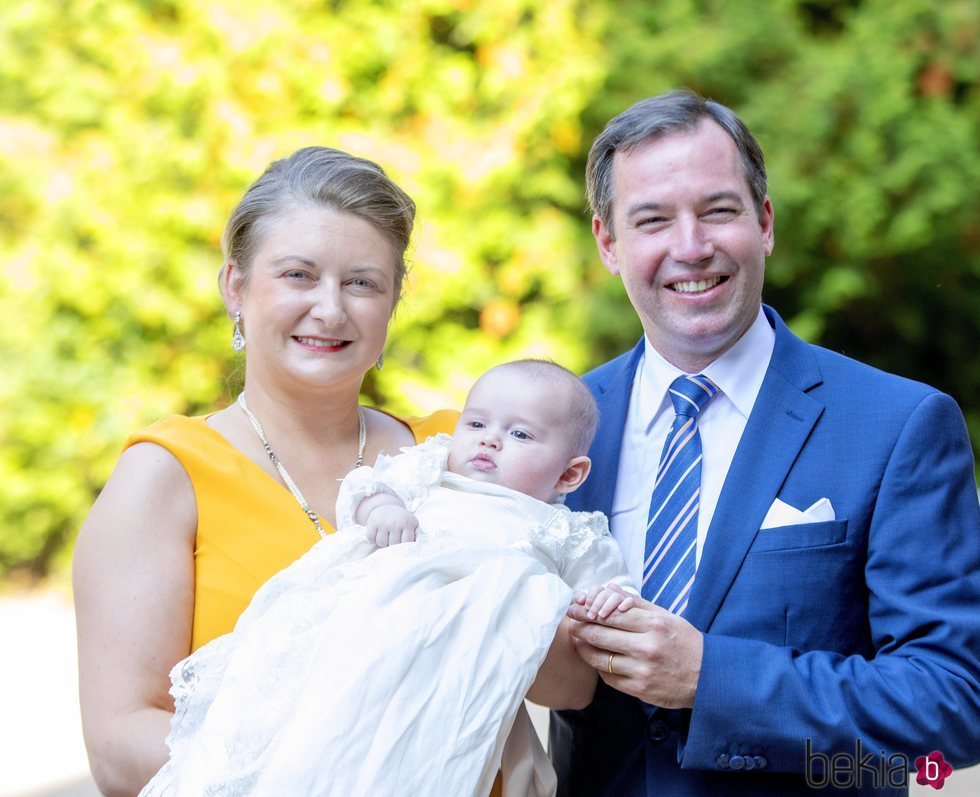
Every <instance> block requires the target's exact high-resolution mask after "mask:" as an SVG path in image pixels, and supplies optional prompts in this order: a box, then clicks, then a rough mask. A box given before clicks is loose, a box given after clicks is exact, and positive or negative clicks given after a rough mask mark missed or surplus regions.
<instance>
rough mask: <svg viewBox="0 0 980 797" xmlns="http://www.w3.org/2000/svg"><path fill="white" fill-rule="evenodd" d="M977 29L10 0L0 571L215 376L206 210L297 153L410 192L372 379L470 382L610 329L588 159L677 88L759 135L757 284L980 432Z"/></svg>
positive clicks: (413, 383)
mask: <svg viewBox="0 0 980 797" xmlns="http://www.w3.org/2000/svg"><path fill="white" fill-rule="evenodd" d="M978 41H980V5H978V4H977V3H976V2H975V0H946V1H945V2H943V3H935V2H934V0H898V2H896V0H811V1H810V2H802V1H801V0H742V2H723V1H722V0H716V1H714V2H712V1H711V0H700V1H697V0H662V1H661V2H650V0H417V2H391V1H387V2H386V1H385V0H333V1H332V2H326V1H325V0H318V1H314V0H252V2H248V3H242V2H240V1H239V0H234V1H233V0H0V441H2V449H0V574H3V573H4V572H8V571H10V570H11V569H20V570H27V571H30V572H33V573H36V574H44V573H46V572H48V571H49V570H51V569H52V568H56V569H57V568H58V567H59V566H62V565H63V564H64V563H65V561H66V558H67V553H68V551H69V550H70V543H71V540H72V539H73V535H74V533H75V532H76V530H77V528H78V526H79V524H80V522H81V520H82V518H83V517H84V514H85V512H86V511H87V509H88V507H89V506H90V504H91V502H92V500H93V499H94V497H95V495H96V494H97V492H98V490H99V489H100V487H101V485H102V484H103V483H104V481H105V479H106V478H107V477H108V474H109V472H110V471H111V468H112V464H113V462H114V460H115V458H116V455H117V453H118V449H119V445H120V443H121V441H122V440H123V438H124V437H125V435H126V434H127V433H129V432H130V431H133V430H135V429H136V428H139V427H140V426H142V425H144V424H145V423H147V422H149V421H152V420H154V419H156V418H158V417H160V416H163V415H165V414H169V413H174V412H180V413H191V414H193V413H201V412H204V411H207V410H209V409H211V408H215V407H217V406H220V405H221V404H222V403H223V402H226V401H228V400H229V396H230V395H231V394H232V392H233V391H234V388H235V385H236V382H237V379H238V376H237V375H236V367H237V364H236V361H235V360H234V358H233V357H232V355H231V352H230V350H229V348H228V340H229V337H230V324H229V323H228V321H227V318H226V317H225V315H224V311H223V308H222V306H221V303H220V301H219V299H218V294H217V290H216V274H217V270H218V267H219V266H220V261H221V256H220V251H219V244H218V242H219V237H220V234H221V229H222V226H223V223H224V220H225V217H226V215H227V213H228V212H229V211H230V209H231V208H232V206H233V205H234V203H235V201H236V199H237V197H238V196H239V194H240V192H241V191H242V190H243V188H244V187H245V185H247V183H248V182H250V181H251V180H252V179H254V178H255V177H256V176H257V175H258V174H259V172H260V171H261V170H262V169H263V168H264V167H265V165H266V164H267V163H268V162H269V161H270V160H272V159H274V158H276V157H280V156H283V155H286V154H288V153H289V152H291V151H293V150H294V149H296V148H298V147H300V146H305V145H308V144H314V143H318V144H328V145H332V146H338V147H341V148H344V149H347V150H349V151H352V152H355V153H357V154H360V155H364V156H367V157H370V158H373V159H376V160H378V161H379V162H380V163H382V164H383V165H384V166H385V167H386V168H387V169H388V170H389V171H390V172H391V173H392V175H393V176H394V177H395V179H396V180H398V181H399V182H400V183H401V184H402V185H403V186H404V187H405V188H406V189H407V190H408V191H409V192H410V193H411V194H412V195H413V196H414V197H415V199H416V200H417V202H418V205H419V220H420V223H419V227H418V233H417V236H416V240H415V245H414V253H413V261H414V268H413V271H412V274H411V278H410V281H409V284H408V296H407V298H406V300H405V302H404V304H403V306H402V308H401V310H400V311H399V315H398V318H397V322H396V324H395V328H394V331H393V335H392V338H391V344H390V349H389V352H388V353H387V355H386V357H387V359H386V362H387V365H386V367H385V369H384V370H383V371H382V372H380V373H378V374H376V375H375V374H373V375H372V376H370V377H369V379H368V381H367V382H366V384H365V393H366V394H367V397H368V399H369V400H374V401H377V402H380V403H382V404H384V405H385V406H386V407H389V408H391V409H393V410H395V411H409V412H412V411H423V412H424V411H430V410H432V409H435V408H438V407H442V406H458V405H459V404H460V402H461V400H462V398H463V396H464V394H465V391H466V389H467V388H468V387H469V385H470V383H471V381H472V378H473V377H474V376H475V375H476V374H478V373H479V372H480V371H482V370H483V369H484V368H485V367H487V366H489V365H491V364H493V363H495V362H499V361H501V360H504V359H507V358H512V357H515V356H519V355H529V354H539V355H546V356H551V357H554V358H556V359H558V360H560V361H562V362H564V363H566V364H567V365H569V366H570V367H571V368H573V369H576V370H579V371H584V370H586V369H587V368H589V367H591V366H593V365H596V364H598V363H599V362H601V361H603V360H605V359H607V358H608V357H610V356H612V355H614V354H616V353H618V352H620V351H622V350H623V349H625V348H627V347H628V346H629V345H631V344H632V342H633V341H634V340H635V339H636V337H637V336H638V335H639V333H640V328H639V325H638V323H637V322H636V320H635V318H634V317H633V315H632V313H631V312H630V310H629V306H628V303H627V301H626V298H625V295H624V294H623V292H622V290H621V289H620V287H619V285H618V283H617V282H616V281H614V280H612V279H611V278H610V277H609V276H608V275H607V274H606V273H605V272H604V270H603V269H602V267H601V265H600V263H599V261H598V258H597V256H596V254H595V250H594V245H593V243H592V239H591V235H590V233H589V217H588V215H587V213H586V209H585V201H584V197H583V190H582V187H581V183H582V174H583V169H584V161H585V154H586V152H587V149H588V146H589V144H590V142H591V140H592V138H593V137H594V136H595V134H596V133H597V132H598V131H599V130H600V129H601V127H602V125H603V124H604V123H605V121H606V120H607V119H608V118H610V117H611V116H613V115H614V114H615V113H618V112H619V111H620V110H622V109H623V108H625V107H626V106H627V105H629V104H631V103H632V102H634V101H636V100H638V99H640V98H642V97H645V96H649V95H651V94H655V93H658V92H660V91H663V90H666V89H669V88H672V87H675V86H688V87H690V88H693V89H695V90H696V91H699V92H701V93H703V94H706V95H709V96H712V97H714V98H715V99H718V100H720V101H722V102H724V103H726V104H729V105H731V106H733V107H734V108H735V109H736V110H737V111H738V112H739V113H740V114H741V115H742V116H743V118H745V119H746V121H747V122H748V123H749V125H750V127H752V128H753V130H754V132H755V133H756V135H757V136H758V138H759V139H760V141H761V143H762V145H763V148H764V149H765V151H766V153H767V158H768V164H769V170H770V194H771V195H772V197H773V202H774V205H775V208H776V231H777V245H776V252H775V254H774V256H773V257H772V258H771V259H770V262H769V275H768V284H767V290H766V300H767V301H769V302H771V303H772V304H774V305H775V306H776V307H777V308H778V309H779V310H780V312H781V313H782V314H783V316H784V318H786V319H787V320H789V321H790V323H791V325H792V326H793V328H794V329H795V330H796V331H797V332H799V333H800V334H802V335H803V336H804V337H806V338H808V339H810V340H813V341H816V342H821V343H823V344H824V345H826V346H829V347H830V348H834V349H837V350H841V351H844V352H845V353H847V354H849V355H852V356H855V357H858V358H859V359H863V360H866V361H870V362H872V363H875V364H877V365H880V366H881V367H884V368H886V369H888V370H892V371H896V372H899V373H902V374H904V375H907V376H910V377H913V378H918V379H922V380H924V381H927V382H930V383H932V384H934V385H936V386H938V387H940V388H942V389H943V390H946V391H947V392H949V393H951V394H952V395H953V396H954V397H955V398H956V399H957V400H958V401H959V402H960V405H961V406H962V407H963V408H964V411H965V413H966V414H967V417H968V422H969V424H970V427H971V433H972V435H973V439H974V440H975V441H976V440H980V354H978V352H977V341H978V339H980V337H978V331H980V192H978V190H977V187H978V185H980V179H978V178H980V86H978V76H977V75H978V72H977V66H978V62H980V58H978V49H977V47H978V46H977V42H978Z"/></svg>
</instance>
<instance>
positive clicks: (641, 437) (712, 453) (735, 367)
mask: <svg viewBox="0 0 980 797" xmlns="http://www.w3.org/2000/svg"><path fill="white" fill-rule="evenodd" d="M775 341H776V335H775V333H774V332H773V329H772V327H770V326H769V322H768V320H766V317H765V315H764V314H763V312H762V309H761V308H760V309H759V315H758V317H757V318H756V320H755V322H754V323H753V324H752V326H751V327H749V329H748V330H747V331H746V333H745V334H744V335H742V337H741V338H739V339H738V341H736V343H735V345H734V346H732V347H731V348H730V349H729V350H728V351H726V352H725V353H724V354H723V355H722V356H721V357H719V358H718V359H717V360H715V361H714V362H713V363H711V365H709V366H708V367H707V368H705V369H704V370H703V371H701V373H702V374H704V375H705V376H706V377H708V378H709V379H710V380H711V381H712V382H714V383H715V384H716V385H717V386H718V391H719V392H718V395H716V396H715V397H714V398H713V399H711V401H709V402H708V404H707V405H706V406H705V408H704V409H703V410H701V413H700V415H699V416H698V429H699V430H700V432H701V450H702V460H701V506H700V508H699V510H698V544H697V554H696V562H697V563H698V564H700V562H701V551H702V549H703V548H704V541H705V538H706V537H707V533H708V526H709V525H710V523H711V518H712V516H713V515H714V513H715V507H716V506H717V504H718V497H719V495H721V488H722V485H723V484H724V483H725V477H726V476H727V475H728V468H729V467H730V466H731V464H732V459H733V458H734V456H735V449H736V448H738V443H739V440H741V439H742V432H743V431H744V430H745V424H746V422H747V421H748V419H749V413H751V412H752V407H753V406H754V405H755V400H756V398H757V397H758V395H759V389H760V388H761V387H762V380H763V378H764V377H765V375H766V369H767V368H768V367H769V360H770V358H771V357H772V350H773V347H774V345H775ZM683 373H684V372H683V371H680V370H678V369H677V368H675V367H674V366H673V365H671V364H670V363H669V362H667V361H666V360H665V359H664V358H663V357H661V356H660V354H658V353H657V351H656V350H655V349H654V348H653V346H652V345H651V344H650V341H649V339H647V338H646V337H644V352H643V356H642V357H641V359H640V363H639V365H638V366H637V369H636V374H635V375H634V376H633V389H632V392H631V394H630V402H629V409H628V410H627V412H626V426H625V428H624V429H623V447H622V451H621V453H620V457H619V474H618V476H617V481H616V494H615V496H614V497H613V504H612V515H611V517H610V518H609V526H610V529H611V531H612V534H613V537H615V538H616V541H617V542H618V543H619V547H620V548H621V549H622V551H623V556H624V558H625V559H626V567H627V569H628V570H629V574H630V577H631V578H632V579H633V582H634V583H635V584H637V585H639V584H641V583H642V577H643V558H644V548H645V547H646V527H647V514H648V513H649V510H650V496H651V493H652V491H653V484H654V481H655V480H656V475H657V467H658V466H659V464H660V454H661V452H662V451H663V447H664V441H665V440H666V439H667V433H668V432H669V431H670V427H671V424H672V423H673V422H674V406H673V404H672V403H671V401H670V398H669V396H668V395H667V388H668V387H670V384H671V382H673V381H674V380H675V379H676V378H677V377H678V376H681V375H682V374H683Z"/></svg>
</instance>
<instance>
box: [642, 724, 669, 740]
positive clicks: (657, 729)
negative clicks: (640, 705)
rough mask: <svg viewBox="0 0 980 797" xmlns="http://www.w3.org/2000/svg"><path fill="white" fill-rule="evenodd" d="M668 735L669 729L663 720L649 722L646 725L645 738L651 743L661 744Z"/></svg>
mask: <svg viewBox="0 0 980 797" xmlns="http://www.w3.org/2000/svg"><path fill="white" fill-rule="evenodd" d="M669 733H670V728H668V727H667V723H666V722H664V721H663V720H651V721H650V723H649V724H648V725H647V736H648V737H649V738H650V741H651V742H662V741H663V740H664V739H666V738H667V735H668V734H669Z"/></svg>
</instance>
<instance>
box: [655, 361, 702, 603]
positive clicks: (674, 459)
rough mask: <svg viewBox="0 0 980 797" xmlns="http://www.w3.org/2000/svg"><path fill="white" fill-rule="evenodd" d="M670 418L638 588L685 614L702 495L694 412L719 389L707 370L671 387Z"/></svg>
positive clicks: (691, 579) (697, 435)
mask: <svg viewBox="0 0 980 797" xmlns="http://www.w3.org/2000/svg"><path fill="white" fill-rule="evenodd" d="M668 392H669V394H670V399H671V401H673V402H674V412H676V413H677V414H676V415H675V416H674V423H673V425H672V426H671V427H670V432H669V433H668V435H667V442H666V443H665V444H664V450H663V454H661V455H660V467H659V468H658V469H657V481H656V484H655V485H654V487H653V496H652V498H651V499H650V513H649V515H648V519H647V539H646V550H645V554H644V557H643V583H642V585H641V587H640V594H641V595H643V597H644V598H646V599H647V600H648V601H651V602H652V603H656V604H657V605H658V606H663V607H664V608H665V609H666V610H667V611H669V612H673V613H674V614H683V612H684V610H685V609H686V608H687V599H688V597H689V596H690V594H691V587H692V586H693V585H694V561H695V552H696V550H697V540H698V507H699V506H700V503H701V501H700V496H701V435H700V434H699V433H698V413H699V412H701V409H702V408H703V407H704V405H705V404H707V403H708V400H709V399H710V398H711V397H712V396H714V395H715V394H716V393H717V392H718V388H717V387H716V386H715V384H714V382H712V381H711V380H710V379H708V378H707V377H706V376H701V375H700V374H699V375H697V376H680V377H678V378H677V379H675V380H674V381H673V382H672V383H671V385H670V389H669V391H668Z"/></svg>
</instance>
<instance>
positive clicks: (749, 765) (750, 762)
mask: <svg viewBox="0 0 980 797" xmlns="http://www.w3.org/2000/svg"><path fill="white" fill-rule="evenodd" d="M742 760H743V761H745V771H746V772H748V771H749V770H750V769H755V758H753V757H752V756H750V755H747V756H744V757H743V759H742Z"/></svg>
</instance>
